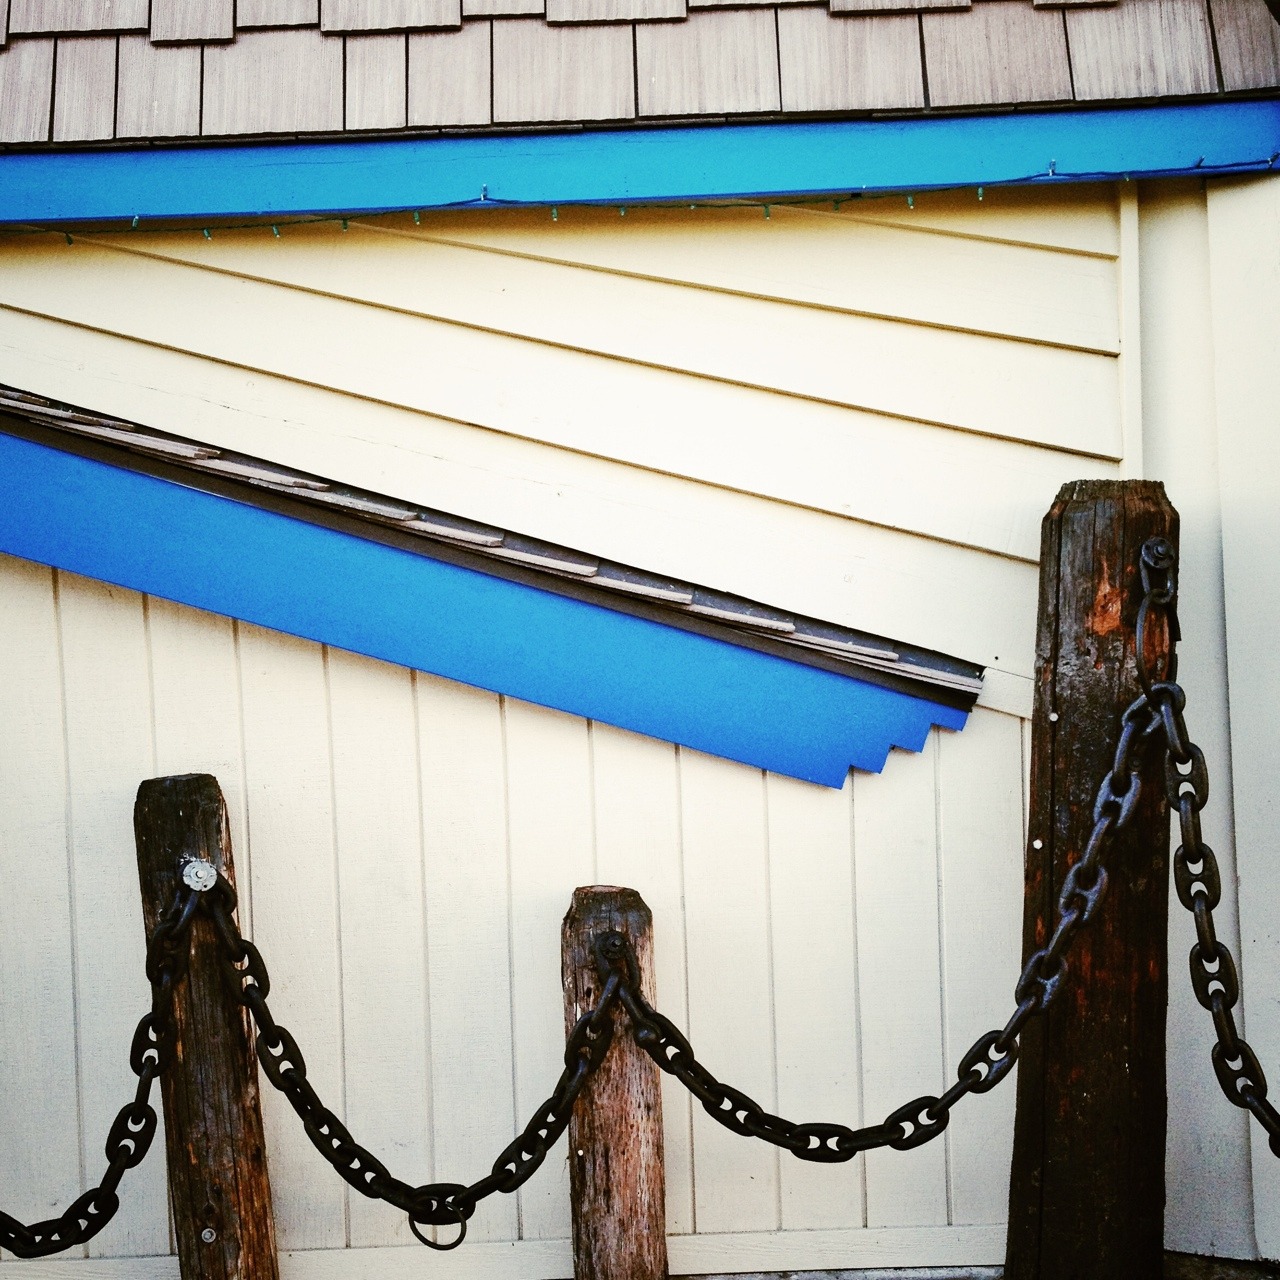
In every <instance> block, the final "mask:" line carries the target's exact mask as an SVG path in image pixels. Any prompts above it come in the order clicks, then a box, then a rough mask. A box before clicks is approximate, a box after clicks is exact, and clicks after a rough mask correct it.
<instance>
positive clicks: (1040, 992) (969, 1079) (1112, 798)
mask: <svg viewBox="0 0 1280 1280" xmlns="http://www.w3.org/2000/svg"><path fill="white" fill-rule="evenodd" d="M1176 565H1177V556H1176V553H1175V552H1174V550H1173V547H1172V545H1171V544H1170V543H1169V542H1168V541H1167V540H1166V539H1164V538H1152V539H1151V540H1149V541H1148V542H1147V543H1145V544H1144V546H1143V548H1142V555H1141V574H1142V587H1143V598H1142V604H1141V606H1140V607H1139V610H1138V625H1137V636H1136V642H1137V663H1138V677H1139V681H1140V683H1141V685H1142V692H1141V693H1140V694H1139V695H1138V697H1137V698H1135V699H1134V700H1133V702H1132V703H1130V704H1129V706H1128V707H1127V708H1126V709H1125V711H1124V713H1123V715H1122V716H1121V717H1120V738H1119V741H1118V742H1117V743H1116V750H1115V755H1114V757H1113V760H1112V765H1111V769H1110V771H1109V772H1108V773H1107V775H1106V777H1104V778H1103V780H1102V782H1101V784H1100V785H1099V787H1098V790H1097V793H1096V796H1095V798H1094V806H1093V829H1092V831H1091V832H1090V835H1089V839H1088V841H1087V842H1086V844H1085V848H1084V852H1083V853H1082V854H1081V855H1080V857H1079V858H1078V859H1077V860H1076V861H1075V862H1074V863H1072V865H1071V867H1070V868H1069V869H1068V871H1067V874H1066V876H1065V878H1064V880H1063V883H1062V889H1061V891H1060V892H1059V894H1058V910H1057V920H1056V922H1055V925H1054V930H1053V934H1052V935H1051V936H1050V938H1049V941H1048V942H1047V943H1046V944H1045V945H1044V946H1043V947H1042V948H1041V949H1040V950H1039V951H1037V952H1036V953H1035V954H1034V955H1033V956H1032V957H1031V958H1030V959H1029V960H1028V961H1027V963H1026V966H1025V967H1024V968H1023V970H1022V975H1021V977H1019V979H1018V982H1017V985H1016V987H1015V988H1014V999H1015V1000H1016V1001H1017V1007H1016V1008H1015V1009H1014V1011H1013V1015H1012V1016H1011V1017H1010V1018H1009V1021H1008V1022H1007V1023H1005V1025H1004V1027H1002V1028H1000V1029H999V1030H995V1031H988V1032H987V1033H986V1034H985V1035H983V1036H979V1038H978V1039H977V1040H975V1041H974V1043H973V1045H972V1047H971V1048H970V1049H969V1052H968V1053H966V1054H965V1055H964V1057H963V1058H961V1059H960V1066H959V1069H958V1071H957V1073H956V1075H957V1078H956V1082H955V1083H954V1084H953V1085H952V1086H951V1087H950V1088H949V1089H948V1090H947V1091H946V1092H945V1093H943V1094H942V1095H941V1096H940V1097H934V1096H932V1095H928V1094H927V1095H925V1096H924V1097H920V1098H914V1099H913V1100H912V1101H910V1102H908V1103H905V1104H904V1105H903V1106H901V1107H899V1108H898V1109H897V1110H896V1111H893V1112H891V1113H890V1114H889V1115H888V1116H886V1117H885V1119H884V1121H883V1122H882V1123H880V1124H877V1125H868V1126H866V1127H864V1128H861V1129H850V1128H848V1127H847V1126H845V1125H842V1124H833V1123H827V1122H811V1123H808V1124H797V1123H795V1122H794V1121H791V1120H785V1119H783V1118H782V1117H781V1116H775V1115H771V1114H770V1113H769V1112H767V1111H766V1110H765V1109H764V1108H763V1107H762V1106H761V1105H760V1104H759V1103H758V1102H756V1101H754V1100H753V1099H752V1098H750V1097H748V1096H747V1094H745V1093H743V1092H742V1091H741V1090H740V1089H735V1088H734V1087H733V1086H732V1085H727V1084H724V1083H723V1082H722V1081H720V1080H718V1079H717V1078H716V1077H715V1076H713V1075H712V1074H711V1072H709V1071H708V1070H707V1069H706V1068H705V1067H704V1066H703V1065H702V1064H701V1063H700V1062H699V1061H698V1060H697V1058H696V1057H695V1056H694V1052H693V1048H692V1047H691V1046H690V1044H689V1042H688V1040H686V1039H685V1037H684V1036H683V1035H682V1034H681V1033H680V1031H679V1030H678V1029H677V1028H676V1027H675V1025H674V1024H673V1023H672V1022H671V1021H670V1020H669V1019H667V1018H665V1017H663V1015H662V1014H660V1013H658V1012H657V1010H655V1009H654V1008H653V1007H652V1006H651V1005H649V1004H648V1003H647V1002H646V1001H645V999H644V998H643V996H641V994H640V989H639V983H638V980H637V976H636V969H635V960H634V958H633V957H632V956H631V955H630V951H629V949H628V948H627V947H626V944H625V941H623V940H621V939H620V938H619V939H618V940H617V941H613V938H617V935H611V937H610V940H609V945H610V946H611V947H613V949H614V952H613V954H612V957H611V954H610V953H609V952H608V951H605V950H602V951H600V952H598V962H599V964H600V968H601V971H602V972H605V971H607V970H608V969H609V967H610V966H611V965H612V966H615V967H616V965H617V963H618V962H617V958H616V953H617V951H618V950H619V949H621V950H623V951H625V952H626V958H625V965H626V969H627V973H628V980H627V981H626V982H625V983H624V984H623V985H622V986H621V987H620V988H619V991H618V997H619V999H620V1000H621V1002H622V1005H623V1007H624V1008H625V1009H626V1011H627V1013H628V1014H629V1016H630V1018H631V1023H632V1031H633V1034H634V1036H635V1040H636V1043H637V1044H638V1045H639V1046H640V1047H641V1048H642V1049H643V1050H644V1051H645V1052H646V1053H647V1054H648V1055H649V1056H650V1057H651V1058H652V1059H653V1060H654V1061H655V1062H656V1063H657V1064H658V1066H659V1067H661V1068H662V1070H663V1071H666V1072H669V1073H670V1074H671V1075H674V1076H675V1077H676V1078H677V1079H678V1080H680V1082H681V1083H682V1084H684V1086H685V1087H686V1088H687V1089H688V1090H689V1092H690V1093H692V1094H693V1096H694V1097H695V1098H697V1099H698V1101H699V1102H701V1103H702V1106H703V1108H704V1110H705V1111H706V1112H707V1113H708V1114H709V1115H710V1116H712V1118H713V1119H715V1120H718V1121H719V1122H720V1123H721V1124H722V1125H724V1126H725V1127H726V1128H727V1129H731V1130H733V1132H734V1133H739V1134H743V1135H744V1136H747V1137H753V1138H762V1139H763V1140H764V1141H765V1142H771V1143H773V1144H774V1145H775V1146H778V1147H783V1148H784V1149H786V1150H787V1151H790V1152H791V1153H792V1154H793V1155H796V1156H798V1157H799V1158H800V1159H801V1160H815V1161H821V1162H823V1163H838V1162H840V1161H843V1160H851V1159H853V1157H854V1156H856V1155H857V1154H858V1153H859V1152H860V1151H869V1150H871V1149H873V1148H875V1147H893V1148H895V1149H896V1150H899V1151H905V1150H909V1149H910V1148H912V1147H918V1146H920V1145H921V1144H922V1143H925V1142H928V1141H930V1140H931V1139H932V1138H936V1137H937V1136H938V1135H939V1134H940V1133H941V1132H942V1131H943V1130H944V1129H945V1128H946V1127H947V1122H948V1120H949V1119H950V1115H951V1108H952V1107H954V1106H955V1104H956V1103H957V1102H959V1101H960V1099H961V1098H963V1097H964V1096H965V1095H966V1094H969V1093H985V1092H986V1091H987V1090H988V1089H991V1088H994V1087H995V1085H997V1084H998V1083H999V1082H1000V1081H1001V1080H1003V1079H1004V1077H1005V1076H1007V1075H1008V1074H1009V1072H1010V1070H1012V1068H1013V1064H1014V1062H1015V1061H1016V1060H1017V1056H1018V1046H1019V1036H1020V1034H1021V1032H1022V1030H1023V1028H1024V1027H1025V1026H1026V1024H1027V1023H1028V1022H1029V1021H1030V1020H1031V1019H1032V1018H1034V1017H1038V1016H1039V1015H1040V1014H1042V1013H1044V1011H1045V1010H1046V1009H1047V1008H1048V1007H1049V1006H1050V1005H1051V1004H1052V1003H1053V1001H1054V1000H1055V999H1057V997H1058V994H1059V993H1060V992H1061V990H1062V984H1063V982H1064V980H1065V978H1066V976H1067V959H1066V957H1067V952H1068V951H1069V950H1070V948H1071V944H1072V942H1073V941H1074V940H1075V937H1076V934H1077V933H1078V932H1079V931H1080V929H1081V928H1082V927H1083V926H1084V925H1085V924H1087V923H1088V922H1089V921H1090V920H1091V919H1092V918H1093V917H1094V916H1095V915H1096V914H1097V912H1098V908H1099V906H1100V904H1101V902H1102V899H1103V896H1104V894H1105V893H1106V890H1107V870H1106V867H1105V866H1104V865H1103V859H1104V857H1105V854H1106V852H1107V850H1108V848H1109V846H1110V844H1111V842H1112V840H1113V839H1114V837H1115V835H1116V833H1117V832H1119V831H1122V830H1123V829H1124V828H1125V827H1127V826H1128V825H1129V823H1130V822H1131V821H1132V820H1133V816H1134V813H1135V811H1136V809H1137V806H1138V801H1139V799H1140V798H1141V796H1142V789H1143V783H1142V765H1143V761H1144V758H1145V756H1146V755H1147V754H1148V750H1149V748H1150V747H1151V746H1153V745H1155V744H1156V743H1157V742H1158V743H1160V744H1162V745H1163V760H1164V779H1165V791H1166V794H1167V797H1168V800H1169V805H1170V808H1172V809H1174V810H1176V811H1177V813H1178V819H1179V822H1180V824H1181V830H1182V845H1181V847H1180V848H1179V849H1178V852H1177V853H1176V854H1175V856H1174V881H1175V884H1176V886H1177V891H1178V897H1179V899H1180V900H1181V902H1182V904H1183V905H1184V906H1185V907H1186V908H1187V910H1188V911H1190V912H1192V913H1193V915H1194V916H1195V921H1196V934H1197V939H1198V940H1197V942H1196V945H1195V946H1194V947H1192V949H1191V982H1192V986H1193V987H1194V988H1195V993H1196V998H1197V999H1198V1000H1199V1001H1200V1003H1201V1004H1202V1005H1204V1007H1205V1008H1206V1009H1208V1010H1209V1011H1210V1013H1212V1015H1213V1023H1214V1028H1215V1029H1216V1031H1217V1035H1218V1041H1217V1043H1216V1044H1215V1045H1214V1048H1213V1055H1212V1057H1213V1068H1214V1071H1215V1072H1216V1074H1217V1077H1218V1080H1219V1083H1220V1084H1221V1085H1222V1089H1223V1092H1224V1093H1225V1094H1226V1096H1227V1098H1228V1099H1229V1100H1230V1101H1231V1102H1232V1103H1234V1104H1235V1105H1236V1106H1238V1107H1244V1108H1247V1109H1248V1110H1249V1111H1251V1112H1252V1113H1253V1114H1254V1115H1255V1116H1256V1117H1257V1118H1258V1120H1259V1122H1260V1123H1261V1124H1262V1126H1263V1127H1264V1128H1265V1129H1266V1131H1267V1133H1268V1134H1269V1135H1270V1145H1271V1150H1272V1151H1273V1152H1274V1153H1275V1154H1276V1155H1280V1113H1277V1111H1276V1109H1275V1108H1274V1107H1273V1106H1272V1105H1271V1103H1270V1102H1268V1101H1267V1082H1266V1078H1265V1077H1264V1075H1263V1073H1262V1068H1261V1067H1260V1066H1259V1065H1258V1059H1257V1057H1256V1056H1255V1054H1254V1053H1253V1050H1252V1049H1250V1048H1249V1045H1248V1043H1247V1042H1246V1041H1245V1040H1244V1039H1242V1038H1241V1037H1240V1035H1239V1034H1238V1033H1237V1031H1236V1026H1235V1020H1234V1018H1233V1017H1232V1015H1231V1010H1232V1008H1233V1007H1234V1006H1235V1004H1236V1001H1237V1000H1238V998H1239V982H1238V979H1237V977H1236V968H1235V963H1234V961H1233V960H1232V958H1231V953H1230V951H1229V950H1228V949H1227V948H1226V946H1224V945H1223V944H1222V943H1221V942H1220V941H1219V940H1218V937H1217V935H1216V933H1215V932H1214V927H1213V908H1214V907H1215V906H1217V904H1218V900H1219V897H1220V896H1221V885H1220V879H1219V876H1218V866H1217V861H1216V859H1215V858H1214V856H1213V850H1211V849H1210V848H1209V846H1208V845H1206V844H1205V843H1204V842H1203V841H1202V840H1201V838H1200V810H1201V809H1203V808H1204V806H1205V803H1206V802H1207V800H1208V798H1209V776H1208V771H1207V769H1206V767H1205V761H1204V755H1203V753H1202V752H1201V751H1200V749H1199V748H1198V747H1197V746H1196V745H1195V744H1194V743H1193V742H1191V741H1190V739H1189V738H1188V736H1187V731H1186V725H1185V723H1184V722H1183V719H1182V711H1183V708H1184V707H1185V705H1186V694H1185V693H1184V692H1183V690H1182V689H1181V688H1180V687H1179V686H1178V685H1177V684H1175V683H1174V682H1173V677H1174V675H1175V673H1176V669H1177V658H1176V652H1175V646H1176V643H1177V640H1178V638H1179V636H1178V620H1177V611H1176V596H1177V586H1176V581H1177V579H1176ZM1156 611H1160V612H1162V613H1163V614H1164V616H1165V620H1166V623H1167V625H1168V640H1169V644H1168V653H1169V659H1168V667H1167V670H1166V671H1165V673H1164V676H1165V678H1164V679H1162V680H1152V678H1151V673H1150V670H1149V668H1148V666H1147V659H1146V646H1147V638H1148V632H1149V629H1150V627H1151V623H1152V618H1153V615H1154V614H1155V612H1156Z"/></svg>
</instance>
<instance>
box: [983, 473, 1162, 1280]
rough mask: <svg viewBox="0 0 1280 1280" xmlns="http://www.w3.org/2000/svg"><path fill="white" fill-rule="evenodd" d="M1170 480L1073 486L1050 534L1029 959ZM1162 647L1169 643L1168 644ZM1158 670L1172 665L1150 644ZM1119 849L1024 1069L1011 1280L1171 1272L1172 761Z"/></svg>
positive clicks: (1120, 681)
mask: <svg viewBox="0 0 1280 1280" xmlns="http://www.w3.org/2000/svg"><path fill="white" fill-rule="evenodd" d="M1177 535H1178V517H1177V513H1176V512H1175V511H1174V510H1173V508H1172V507H1171V506H1170V504H1169V502H1168V499H1167V498H1166V497H1165V494H1164V487H1163V485H1160V484H1156V483H1153V482H1150V481H1138V480H1130V481H1102V480H1085V481H1077V482H1075V483H1072V484H1068V485H1064V486H1063V488H1062V490H1061V492H1060V493H1059V494H1058V498H1057V501H1056V502H1055V503H1054V505H1053V507H1052V508H1051V509H1050V511H1049V513H1048V515H1046V516H1045V519H1044V524H1043V527H1042V533H1041V560H1040V615H1039V625H1038V630H1037V636H1036V687H1035V709H1034V720H1033V725H1032V738H1031V744H1032V745H1031V814H1030V825H1029V830H1028V839H1029V848H1028V850H1027V869H1026V901H1025V916H1024V926H1023V952H1024V955H1025V956H1028V957H1029V956H1030V955H1031V953H1032V952H1033V951H1035V950H1037V949H1038V948H1039V947H1041V946H1043V945H1044V943H1045V942H1046V941H1047V939H1048V936H1049V933H1050V932H1051V931H1052V928H1053V923H1054V919H1055V910H1056V905H1057V899H1058V893H1059V890H1060V888H1061V885H1062V881H1063V877H1064V876H1065V874H1066V872H1067V868H1068V867H1069V866H1070V865H1071V864H1072V863H1073V862H1075V861H1076V859H1077V858H1079V856H1080V854H1081V852H1082V851H1083V850H1084V848H1085V842H1086V840H1087V839H1088V836H1089V832H1090V831H1091V829H1092V827H1093V822H1094V819H1093V802H1094V795H1095V793H1096V791H1097V788H1098V784H1099V782H1100V781H1101V779H1102V778H1103V777H1104V776H1105V775H1106V773H1107V771H1108V770H1109V769H1110V767H1111V760H1112V756H1113V753H1114V751H1115V747H1116V743H1117V740H1118V738H1119V716H1120V713H1121V711H1123V710H1124V708H1125V707H1126V706H1128V704H1129V703H1130V702H1131V701H1132V700H1133V699H1134V698H1135V697H1136V696H1137V695H1138V693H1139V692H1140V688H1141V687H1140V685H1139V682H1138V676H1137V668H1136V665H1135V661H1134V655H1135V636H1134V626H1135V623H1136V619H1137V610H1138V604H1139V602H1140V601H1141V598H1142V587H1141V584H1140V580H1139V575H1138V564H1139V552H1140V551H1141V548H1142V544H1143V543H1144V542H1145V541H1146V540H1147V539H1148V538H1152V537H1156V536H1159V537H1164V538H1167V539H1169V540H1170V541H1171V542H1172V543H1173V544H1174V546H1175V547H1176V545H1177ZM1157 640H1158V642H1159V644H1160V646H1161V649H1162V650H1163V647H1164V646H1165V645H1166V644H1167V637H1165V636H1163V635H1160V636H1158V637H1157ZM1148 656H1149V659H1150V660H1151V663H1152V668H1153V669H1154V670H1159V669H1160V667H1161V663H1162V661H1163V651H1162V652H1161V653H1160V654H1158V655H1157V654H1156V653H1155V652H1149V655H1148ZM1143 780H1144V783H1145V784H1146V785H1145V787H1144V791H1143V795H1142V800H1141V802H1140V804H1139V806H1138V809H1137V812H1136V814H1135V816H1134V818H1133V821H1132V824H1131V825H1130V826H1129V827H1128V828H1126V829H1125V830H1124V831H1123V832H1121V833H1120V834H1119V835H1118V836H1116V838H1115V840H1114V842H1113V844H1112V847H1111V852H1110V853H1109V855H1108V857H1107V865H1108V867H1109V868H1110V873H1111V875H1110V887H1109V889H1108V892H1107V896H1106V899H1105V901H1104V902H1103V904H1102V907H1101V910H1100V913H1099V915H1098V917H1097V918H1096V919H1095V920H1093V921H1092V922H1091V923H1090V924H1089V925H1088V927H1087V928H1085V929H1083V930H1082V931H1081V933H1080V935H1079V936H1078V938H1077V940H1076V943H1075V946H1074V947H1073V949H1072V951H1071V953H1070V955H1069V957H1068V964H1069V967H1070V976H1069V977H1068V979H1067V986H1066V988H1065V989H1064V990H1063V992H1062V994H1061V996H1060V997H1059V998H1058V1000H1057V1002H1056V1003H1055V1004H1053V1005H1052V1006H1051V1007H1050V1009H1049V1011H1048V1012H1047V1014H1046V1015H1045V1016H1044V1017H1043V1018H1039V1019H1035V1020H1033V1021H1032V1022H1031V1023H1029V1024H1028V1026H1027V1028H1026V1030H1025V1031H1024V1032H1023V1036H1022V1052H1021V1057H1020V1062H1019V1067H1018V1103H1017V1119H1016V1122H1015V1132H1014V1149H1013V1167H1012V1181H1011V1186H1010V1191H1009V1235H1008V1253H1007V1256H1006V1260H1005V1277H1006V1280H1084V1278H1085V1277H1088V1280H1159V1278H1160V1276H1161V1268H1162V1258H1163V1247H1164V1241H1163V1228H1164V1149H1165V1111H1166V1095H1165V1005H1166V999H1167V989H1168V988H1167V965H1166V959H1167V954H1166V952H1167V941H1168V939H1167V911H1168V892H1169V888H1168V881H1169V871H1168V866H1169V858H1168V850H1169V823H1168V812H1167V806H1166V804H1165V800H1164V787H1163V780H1162V775H1161V773H1160V767H1159V764H1158V763H1156V762H1155V761H1154V760H1153V761H1152V762H1151V765H1150V766H1149V767H1148V768H1147V770H1146V771H1145V773H1144V779H1143Z"/></svg>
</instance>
